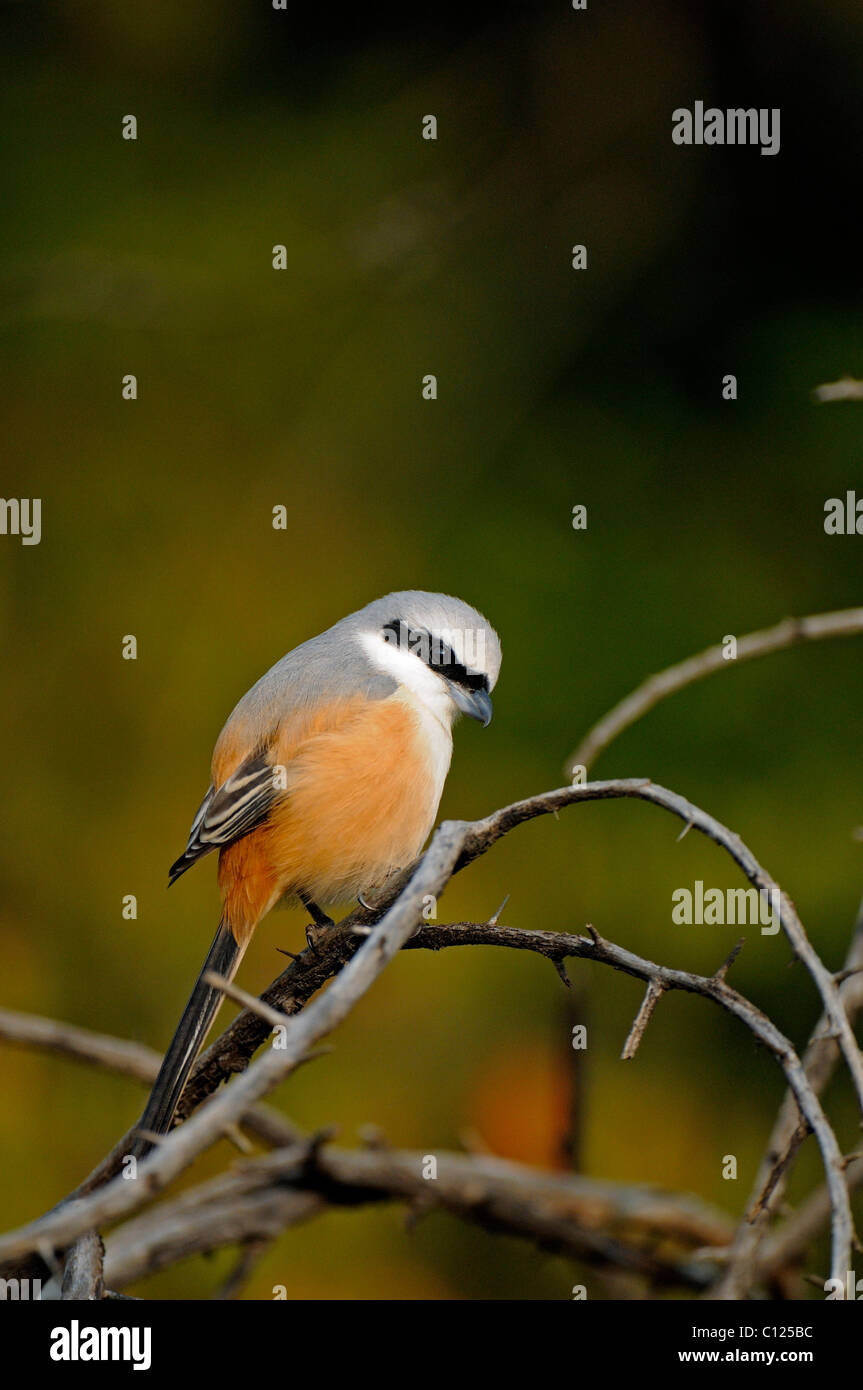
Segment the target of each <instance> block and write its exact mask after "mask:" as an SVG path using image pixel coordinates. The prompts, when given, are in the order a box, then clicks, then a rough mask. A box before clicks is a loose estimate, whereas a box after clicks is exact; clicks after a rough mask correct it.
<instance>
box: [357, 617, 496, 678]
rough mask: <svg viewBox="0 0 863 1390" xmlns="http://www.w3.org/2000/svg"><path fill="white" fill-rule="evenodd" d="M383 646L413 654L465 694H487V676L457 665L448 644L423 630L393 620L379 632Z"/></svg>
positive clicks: (400, 619) (462, 665)
mask: <svg viewBox="0 0 863 1390" xmlns="http://www.w3.org/2000/svg"><path fill="white" fill-rule="evenodd" d="M381 634H382V636H383V639H384V641H385V642H390V643H392V644H393V645H394V646H397V647H399V648H401V649H402V650H403V651H408V652H412V653H413V655H414V656H417V657H419V659H420V661H422V662H424V663H425V665H426V666H428V668H429V670H430V671H435V672H436V673H437V675H439V676H443V677H444V679H445V680H448V681H453V682H454V683H455V684H456V685H461V686H463V687H464V688H465V690H488V688H489V684H488V676H487V675H486V674H485V672H482V671H471V670H469V669H468V667H467V666H465V665H464V663H463V662H461V661H459V660H458V658H457V656H456V654H455V652H454V651H453V649H452V647H451V646H450V644H449V642H447V641H446V640H445V638H443V637H439V636H436V635H435V634H434V633H433V632H429V631H427V630H426V629H425V628H416V627H411V625H410V623H406V622H405V621H404V620H403V619H402V618H393V619H392V620H391V621H390V622H388V623H385V624H384V626H383V628H382V629H381Z"/></svg>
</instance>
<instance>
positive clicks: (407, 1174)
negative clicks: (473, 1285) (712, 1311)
mask: <svg viewBox="0 0 863 1390" xmlns="http://www.w3.org/2000/svg"><path fill="white" fill-rule="evenodd" d="M431 1158H433V1159H434V1163H435V1173H436V1175H435V1176H434V1177H433V1178H430V1177H427V1176H425V1175H424V1174H425V1173H427V1172H428V1164H429V1160H430V1159H431ZM379 1201H400V1202H404V1203H405V1204H406V1205H407V1206H408V1208H409V1210H414V1209H416V1208H417V1207H418V1206H419V1207H420V1208H421V1210H422V1211H423V1213H426V1212H428V1211H432V1210H435V1209H439V1210H444V1211H448V1212H451V1213H453V1214H455V1215H457V1216H459V1217H461V1218H462V1219H464V1220H467V1221H469V1222H471V1223H473V1224H475V1225H479V1226H481V1227H483V1228H484V1229H486V1230H492V1231H496V1232H505V1233H506V1234H509V1235H516V1236H521V1237H523V1238H525V1239H528V1240H531V1241H533V1242H534V1243H535V1244H537V1245H539V1246H540V1247H541V1248H543V1249H553V1250H555V1251H557V1252H559V1253H563V1254H565V1255H568V1256H570V1257H573V1258H577V1259H580V1260H584V1261H586V1262H588V1263H590V1264H592V1265H596V1266H598V1267H600V1268H602V1267H606V1266H612V1267H615V1268H624V1269H628V1270H632V1271H635V1272H636V1273H639V1274H641V1275H644V1276H645V1277H646V1278H648V1279H649V1280H650V1281H651V1282H653V1283H665V1284H678V1285H683V1286H688V1287H694V1288H703V1287H704V1285H705V1284H706V1283H707V1282H709V1280H710V1279H711V1278H712V1277H713V1268H712V1265H711V1262H710V1261H709V1259H706V1258H704V1257H701V1258H699V1259H698V1260H695V1259H693V1258H692V1251H693V1250H694V1249H698V1250H703V1249H704V1248H705V1247H710V1246H719V1247H721V1246H722V1245H724V1243H725V1242H726V1241H727V1239H728V1236H729V1234H730V1223H729V1222H728V1220H727V1218H725V1217H724V1216H722V1215H721V1214H720V1213H718V1212H716V1211H714V1210H713V1209H712V1208H710V1207H708V1206H706V1205H704V1204H702V1203H700V1202H699V1201H697V1200H696V1199H695V1198H692V1197H690V1196H688V1195H681V1196H678V1195H676V1194H669V1193H666V1192H663V1191H660V1190H659V1189H656V1188H652V1187H649V1186H644V1185H638V1184H636V1185H633V1186H628V1185H625V1184H619V1183H607V1182H600V1181H597V1180H595V1179H589V1178H583V1177H579V1176H574V1175H570V1174H557V1173H546V1172H542V1171H540V1170H537V1169H534V1168H529V1167H526V1166H524V1165H522V1164H517V1163H511V1162H508V1161H506V1160H504V1159H497V1158H489V1157H486V1156H481V1157H477V1156H467V1155H462V1154H451V1153H438V1154H423V1153H421V1152H405V1151H398V1150H394V1149H389V1148H386V1147H380V1146H379V1147H376V1148H371V1149H369V1148H367V1149H361V1150H355V1149H338V1148H334V1147H332V1146H321V1145H318V1146H316V1147H315V1148H312V1147H311V1146H310V1144H309V1143H308V1142H304V1143H302V1144H300V1145H294V1146H293V1147H291V1148H289V1149H286V1150H282V1151H280V1152H277V1153H273V1154H270V1155H267V1157H266V1158H263V1159H258V1160H255V1161H254V1162H253V1163H248V1164H244V1165H242V1166H240V1167H238V1168H236V1169H235V1170H234V1171H233V1172H232V1173H230V1174H227V1175H222V1176H220V1177H218V1178H215V1179H213V1180H212V1181H211V1182H208V1183H204V1184H202V1185H201V1186H200V1187H198V1188H194V1189H192V1190H191V1191H189V1192H184V1193H183V1194H182V1195H181V1196H180V1197H178V1198H176V1199H175V1200H174V1201H172V1202H169V1203H163V1204H162V1205H161V1206H159V1207H157V1208H155V1210H154V1211H152V1212H148V1213H146V1214H145V1215H143V1216H140V1217H138V1218H137V1219H136V1220H135V1221H132V1222H129V1223H127V1224H126V1225H125V1226H123V1227H122V1228H121V1229H120V1230H119V1231H118V1232H116V1233H115V1234H114V1236H112V1238H111V1240H110V1241H109V1243H108V1254H107V1259H106V1276H107V1278H108V1279H109V1281H110V1282H111V1283H112V1285H113V1286H115V1287H123V1286H125V1285H126V1284H129V1283H132V1282H134V1281H135V1280H137V1279H141V1278H143V1277H144V1276H145V1275H147V1274H151V1273H153V1272H155V1271H156V1270H159V1269H164V1268H165V1267H166V1266H167V1265H169V1264H172V1263H174V1262H175V1261H176V1260H178V1259H182V1258H185V1257H187V1256H189V1255H192V1254H199V1253H201V1252H204V1251H210V1250H215V1249H217V1248H219V1247H220V1246H223V1245H226V1244H234V1243H236V1242H237V1241H238V1240H243V1241H246V1240H249V1239H258V1240H260V1239H272V1238H274V1237H275V1236H276V1235H277V1234H279V1232H280V1231H283V1230H285V1229H287V1228H288V1227H290V1226H294V1225H296V1224H298V1223H300V1222H305V1221H308V1220H310V1219H311V1218H313V1217H314V1216H316V1215H318V1214H320V1213H321V1212H323V1211H326V1210H328V1209H330V1207H331V1206H332V1205H334V1204H336V1205H339V1206H345V1205H361V1204H365V1203H369V1202H379ZM659 1243H662V1244H663V1246H664V1248H665V1250H666V1252H667V1251H668V1249H669V1247H670V1245H671V1243H674V1244H676V1245H677V1246H678V1253H677V1254H673V1255H672V1254H669V1253H665V1254H662V1255H659V1254H657V1252H656V1250H655V1249H654V1247H655V1246H656V1245H657V1244H659ZM681 1248H682V1250H683V1251H684V1252H685V1253H684V1254H683V1256H682V1257H681V1253H680V1249H681Z"/></svg>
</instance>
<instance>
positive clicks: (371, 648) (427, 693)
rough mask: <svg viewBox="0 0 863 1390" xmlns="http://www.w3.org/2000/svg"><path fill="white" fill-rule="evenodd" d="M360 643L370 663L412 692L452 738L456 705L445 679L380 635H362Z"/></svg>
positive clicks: (411, 653) (416, 657)
mask: <svg viewBox="0 0 863 1390" xmlns="http://www.w3.org/2000/svg"><path fill="white" fill-rule="evenodd" d="M359 641H360V643H361V644H362V647H363V649H364V651H365V653H366V655H367V656H368V658H369V660H370V661H371V662H373V664H374V665H375V666H376V667H377V669H378V670H379V671H384V672H386V674H387V675H388V676H392V678H393V680H395V681H398V683H399V685H401V686H403V687H404V688H405V689H406V690H408V691H410V693H411V695H413V696H414V698H415V699H416V700H417V701H418V703H419V704H420V705H422V706H423V708H424V709H425V710H427V711H428V713H429V714H431V715H432V716H433V717H434V718H435V719H436V720H437V722H438V723H439V724H440V725H442V727H443V728H444V729H445V731H446V733H447V736H448V737H451V736H452V735H451V732H450V731H451V729H452V721H453V715H454V714H455V705H454V704H453V702H452V700H451V699H450V697H449V694H448V693H447V688H446V685H445V684H444V682H443V680H442V678H441V677H440V676H438V675H436V674H435V672H434V671H430V670H429V668H428V666H426V664H425V662H424V661H421V660H420V658H419V657H418V656H415V655H414V653H413V652H411V651H407V650H406V649H405V648H404V647H400V646H398V644H397V643H395V642H388V641H387V640H386V638H384V637H383V636H382V635H381V633H379V632H361V633H359Z"/></svg>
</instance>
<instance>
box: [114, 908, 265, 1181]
mask: <svg viewBox="0 0 863 1390" xmlns="http://www.w3.org/2000/svg"><path fill="white" fill-rule="evenodd" d="M244 951H245V943H244V944H243V945H240V943H239V942H238V941H237V939H236V937H235V936H234V933H233V932H232V931H231V928H230V926H229V924H228V922H227V920H226V919H225V918H224V917H223V918H222V920H221V922H220V923H219V929H218V931H217V932H216V935H215V937H214V938H213V944H212V946H211V947H210V949H209V951H208V953H207V958H206V960H205V961H204V964H203V965H202V966H201V972H200V974H199V975H198V978H197V980H196V981H195V987H194V989H193V990H192V993H191V995H190V996H189V1002H188V1004H187V1005H186V1007H185V1009H184V1011H183V1016H182V1018H181V1019H180V1022H179V1024H178V1025H177V1031H176V1032H175V1034H174V1036H173V1038H172V1039H171V1045H170V1047H169V1048H168V1051H167V1052H166V1053H165V1056H164V1060H163V1061H162V1065H161V1067H160V1069H159V1075H158V1076H157V1077H156V1080H155V1083H154V1085H153V1089H152V1091H151V1092H150V1099H149V1100H148V1101H147V1104H146V1106H145V1108H144V1113H143V1115H142V1116H141V1118H140V1120H139V1121H138V1124H137V1126H136V1128H137V1129H138V1131H139V1134H138V1136H137V1138H136V1139H135V1141H134V1143H133V1145H132V1153H133V1154H135V1155H136V1157H138V1158H143V1157H144V1155H145V1154H146V1153H148V1152H149V1151H150V1149H151V1148H152V1147H153V1144H152V1143H151V1142H150V1141H149V1140H148V1139H147V1138H146V1134H145V1133H141V1131H146V1133H149V1134H167V1133H168V1131H169V1130H170V1128H171V1122H172V1121H173V1118H174V1114H175V1112H176V1109H177V1106H178V1104H179V1102H180V1097H181V1095H182V1093H183V1087H184V1086H185V1084H186V1081H187V1080H188V1076H189V1072H190V1071H191V1070H192V1067H193V1066H194V1063H195V1058H196V1057H197V1055H198V1053H199V1052H200V1050H201V1046H202V1044H203V1042H204V1039H205V1038H206V1036H207V1033H208V1032H209V1030H210V1025H211V1023H212V1022H213V1019H214V1018H215V1016H216V1014H217V1012H218V1010H219V1006H220V1004H221V1002H222V998H223V995H222V991H221V990H219V989H215V988H214V987H213V986H212V985H208V984H206V983H205V980H204V976H205V975H206V974H208V973H209V972H210V971H214V972H215V973H216V974H217V975H222V976H224V977H225V978H226V979H228V980H230V979H233V977H234V975H235V974H236V971H237V968H238V966H239V964H240V961H241V960H242V957H243V952H244Z"/></svg>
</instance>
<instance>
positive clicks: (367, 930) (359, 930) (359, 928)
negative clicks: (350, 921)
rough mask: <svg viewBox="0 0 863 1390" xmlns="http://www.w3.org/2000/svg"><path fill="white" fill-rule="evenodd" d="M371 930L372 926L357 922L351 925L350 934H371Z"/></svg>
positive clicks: (372, 929)
mask: <svg viewBox="0 0 863 1390" xmlns="http://www.w3.org/2000/svg"><path fill="white" fill-rule="evenodd" d="M373 931H374V927H368V926H363V924H362V923H361V922H358V923H357V925H356V926H355V927H351V936H371V934H372V932H373Z"/></svg>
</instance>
